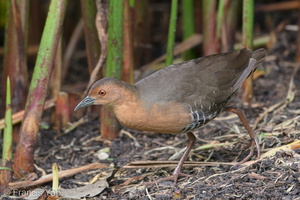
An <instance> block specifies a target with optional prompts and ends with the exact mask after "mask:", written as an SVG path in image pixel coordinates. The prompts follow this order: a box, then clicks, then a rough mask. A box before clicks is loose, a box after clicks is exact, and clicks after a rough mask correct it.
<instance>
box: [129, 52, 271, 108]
mask: <svg viewBox="0 0 300 200" xmlns="http://www.w3.org/2000/svg"><path fill="white" fill-rule="evenodd" d="M265 53H266V51H265V50H264V49H259V50H257V51H254V52H251V50H249V49H242V50H239V51H234V52H229V53H223V54H215V55H210V56H206V57H202V58H198V59H194V60H190V61H187V62H183V63H178V64H174V65H170V66H168V67H165V68H163V69H162V70H159V71H157V72H156V73H154V74H152V75H150V76H148V77H146V78H144V79H142V80H141V81H139V82H137V83H136V84H135V86H136V87H137V88H138V89H139V91H140V98H141V99H142V102H146V105H148V106H151V105H153V104H155V103H164V102H179V103H184V104H187V105H190V106H196V107H197V106H200V107H202V108H203V109H204V110H205V109H208V108H211V107H213V106H215V105H219V104H226V103H227V101H228V100H229V99H230V97H231V96H232V94H233V93H234V92H235V91H236V90H237V89H238V88H239V87H240V86H241V85H242V83H243V82H244V81H245V79H246V78H247V77H248V76H249V75H250V74H251V73H252V71H254V70H255V69H256V68H257V64H258V63H260V62H261V61H262V60H263V58H264V56H265ZM219 106H222V105H219ZM197 109H200V108H197ZM203 109H202V110H203Z"/></svg>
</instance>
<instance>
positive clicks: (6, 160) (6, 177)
mask: <svg viewBox="0 0 300 200" xmlns="http://www.w3.org/2000/svg"><path fill="white" fill-rule="evenodd" d="M12 128H13V126H12V108H11V90H10V80H9V77H7V81H6V110H5V128H4V133H3V146H2V164H1V167H0V194H1V193H2V192H3V191H4V190H5V189H6V188H7V187H8V183H9V182H11V181H12V174H13V171H12V169H11V161H12V149H13V129H12Z"/></svg>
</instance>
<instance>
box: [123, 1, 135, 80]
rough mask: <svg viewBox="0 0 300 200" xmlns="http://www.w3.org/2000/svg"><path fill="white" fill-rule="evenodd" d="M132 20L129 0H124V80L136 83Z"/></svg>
mask: <svg viewBox="0 0 300 200" xmlns="http://www.w3.org/2000/svg"><path fill="white" fill-rule="evenodd" d="M131 23H132V20H131V15H130V5H129V0H124V25H123V26H124V28H123V30H124V34H123V69H122V80H123V81H126V82H128V83H131V84H133V83H134V76H133V47H132V38H133V37H132V28H131V27H132V24H131Z"/></svg>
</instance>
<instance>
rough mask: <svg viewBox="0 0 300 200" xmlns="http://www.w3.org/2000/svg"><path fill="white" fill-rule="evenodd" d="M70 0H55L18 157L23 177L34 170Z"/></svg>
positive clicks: (17, 167) (17, 165) (16, 165)
mask: <svg viewBox="0 0 300 200" xmlns="http://www.w3.org/2000/svg"><path fill="white" fill-rule="evenodd" d="M66 4H67V0H51V2H50V7H49V11H48V16H47V19H46V24H45V28H44V31H43V35H42V39H41V43H40V47H39V52H38V55H37V60H36V63H35V67H34V72H33V76H32V80H31V84H30V89H29V93H28V97H27V102H26V107H25V114H24V118H23V122H22V125H21V130H20V140H19V143H18V146H17V149H16V153H15V159H14V171H15V173H19V174H20V175H21V176H26V175H27V174H29V173H31V172H33V171H34V165H33V153H34V149H35V148H34V147H35V143H36V137H37V133H38V131H39V125H40V121H41V117H42V113H43V107H44V103H45V99H46V95H47V90H48V84H49V78H50V75H51V72H52V68H53V65H54V62H55V59H54V58H55V55H56V49H57V46H58V41H59V38H60V33H61V28H62V24H63V19H64V15H65V10H66Z"/></svg>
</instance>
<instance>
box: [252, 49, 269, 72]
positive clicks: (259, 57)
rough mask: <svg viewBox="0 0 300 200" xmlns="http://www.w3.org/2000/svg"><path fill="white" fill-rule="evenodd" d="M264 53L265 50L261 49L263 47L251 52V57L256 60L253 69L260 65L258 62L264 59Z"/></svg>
mask: <svg viewBox="0 0 300 200" xmlns="http://www.w3.org/2000/svg"><path fill="white" fill-rule="evenodd" d="M266 53H267V50H266V49H263V48H261V49H257V50H255V51H253V52H252V56H251V57H252V58H254V59H255V60H256V63H255V67H254V69H256V68H257V67H258V66H259V65H260V63H261V62H262V61H263V60H264V58H265V56H266Z"/></svg>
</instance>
